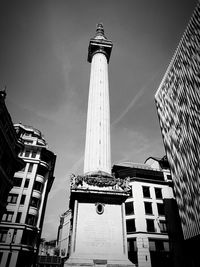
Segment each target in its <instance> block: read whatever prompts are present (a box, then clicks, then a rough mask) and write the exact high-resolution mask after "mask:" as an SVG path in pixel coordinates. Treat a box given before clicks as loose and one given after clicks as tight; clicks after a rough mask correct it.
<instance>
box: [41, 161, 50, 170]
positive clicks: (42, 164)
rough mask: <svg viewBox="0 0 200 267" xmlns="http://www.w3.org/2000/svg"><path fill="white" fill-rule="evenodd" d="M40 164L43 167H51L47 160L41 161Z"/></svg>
mask: <svg viewBox="0 0 200 267" xmlns="http://www.w3.org/2000/svg"><path fill="white" fill-rule="evenodd" d="M40 165H41V166H42V167H45V168H47V169H49V164H48V163H47V162H45V161H42V160H41V161H40Z"/></svg>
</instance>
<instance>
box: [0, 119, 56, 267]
mask: <svg viewBox="0 0 200 267" xmlns="http://www.w3.org/2000/svg"><path fill="white" fill-rule="evenodd" d="M14 126H15V130H16V133H17V137H18V138H20V139H21V140H22V142H23V144H24V149H22V150H21V151H20V153H19V156H20V158H22V159H23V160H24V162H25V167H24V168H23V169H22V170H20V171H18V172H16V173H15V174H14V186H13V188H12V189H11V191H10V193H9V195H8V205H7V210H6V212H5V213H4V215H3V217H2V221H1V223H0V255H1V266H2V267H15V266H16V267H21V266H24V267H25V266H26V267H29V266H32V264H34V261H35V260H36V257H35V256H36V254H37V250H38V249H39V241H40V236H41V230H42V225H43V220H44V213H45V208H46V202H47V197H48V193H49V191H50V189H51V186H52V183H53V181H54V176H53V173H54V167H55V161H56V156H55V154H54V153H53V152H51V151H50V150H48V148H47V143H46V141H45V139H44V137H43V136H42V134H41V132H40V131H38V130H37V129H34V128H33V127H30V126H25V125H22V124H15V125H14Z"/></svg>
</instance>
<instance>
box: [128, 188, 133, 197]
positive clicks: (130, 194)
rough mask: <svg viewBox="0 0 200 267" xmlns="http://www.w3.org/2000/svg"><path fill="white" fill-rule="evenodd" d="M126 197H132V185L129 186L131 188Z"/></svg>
mask: <svg viewBox="0 0 200 267" xmlns="http://www.w3.org/2000/svg"><path fill="white" fill-rule="evenodd" d="M128 197H130V198H131V197H133V189H132V187H131V189H130V191H129V196H128Z"/></svg>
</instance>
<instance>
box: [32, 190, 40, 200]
mask: <svg viewBox="0 0 200 267" xmlns="http://www.w3.org/2000/svg"><path fill="white" fill-rule="evenodd" d="M32 196H33V197H35V198H39V199H40V198H41V192H40V191H38V190H33V193H32Z"/></svg>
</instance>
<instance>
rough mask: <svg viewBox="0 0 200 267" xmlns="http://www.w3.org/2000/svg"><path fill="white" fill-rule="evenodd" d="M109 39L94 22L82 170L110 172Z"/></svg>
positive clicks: (85, 172) (90, 46)
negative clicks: (94, 33) (95, 26)
mask: <svg viewBox="0 0 200 267" xmlns="http://www.w3.org/2000/svg"><path fill="white" fill-rule="evenodd" d="M111 50H112V42H111V41H109V40H107V38H106V37H105V35H104V29H103V25H102V24H101V23H100V24H98V25H97V29H96V35H95V37H94V38H92V39H91V40H90V43H89V48H88V61H89V62H90V63H91V73H90V86H89V97H88V113H87V128H86V144H85V160H84V174H94V173H98V172H102V173H104V174H107V175H110V174H111V152H110V151H111V149H110V105H109V85H108V62H109V58H110V54H111Z"/></svg>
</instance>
